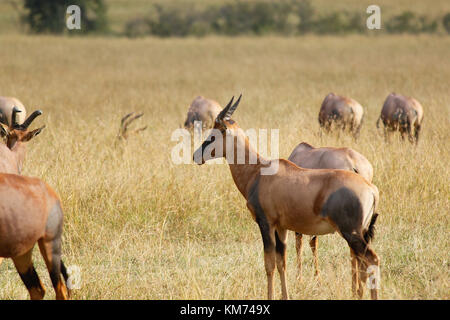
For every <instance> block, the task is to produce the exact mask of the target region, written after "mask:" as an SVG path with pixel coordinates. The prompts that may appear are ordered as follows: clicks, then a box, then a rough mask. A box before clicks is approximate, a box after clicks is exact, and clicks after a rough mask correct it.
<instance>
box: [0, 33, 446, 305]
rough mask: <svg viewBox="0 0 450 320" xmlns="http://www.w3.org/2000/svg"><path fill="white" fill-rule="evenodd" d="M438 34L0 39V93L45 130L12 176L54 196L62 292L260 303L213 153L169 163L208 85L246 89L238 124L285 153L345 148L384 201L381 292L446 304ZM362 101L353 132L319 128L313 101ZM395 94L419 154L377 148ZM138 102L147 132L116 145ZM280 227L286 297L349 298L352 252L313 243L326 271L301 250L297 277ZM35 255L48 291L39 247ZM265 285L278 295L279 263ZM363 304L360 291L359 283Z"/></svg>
mask: <svg viewBox="0 0 450 320" xmlns="http://www.w3.org/2000/svg"><path fill="white" fill-rule="evenodd" d="M449 56H450V37H448V36H442V37H440V36H379V37H369V36H346V37H325V36H324V37H317V36H305V37H292V38H278V37H264V38H257V37H253V38H252V37H248V38H247V37H239V38H221V37H207V38H203V39H195V38H187V39H154V38H145V39H138V40H128V39H124V38H95V37H89V38H77V37H73V38H63V37H51V36H34V37H31V36H24V35H2V36H0V70H1V74H2V77H0V94H1V95H9V96H16V97H18V98H19V99H20V100H21V101H22V102H23V103H24V104H25V105H26V106H27V110H28V112H31V111H32V110H34V109H36V108H40V109H42V110H43V112H44V114H43V116H41V117H40V118H38V119H37V120H36V121H35V123H34V124H33V127H35V126H38V125H41V124H46V125H47V127H46V129H45V130H44V131H43V133H42V134H40V135H39V136H38V137H36V138H35V139H34V140H33V141H31V142H30V143H29V146H28V154H27V161H26V164H25V170H24V174H25V175H30V176H37V177H41V178H42V179H44V180H45V181H47V182H48V183H49V184H50V185H51V186H53V187H54V188H55V190H56V191H57V192H58V193H59V195H60V197H61V199H62V204H63V207H64V212H65V225H64V236H63V259H64V261H65V263H66V265H78V266H80V267H81V270H82V281H83V282H82V288H81V289H80V290H76V291H75V292H74V297H73V298H74V299H261V298H266V275H265V271H264V265H263V246H262V241H261V236H260V232H259V229H258V226H257V224H256V223H255V222H254V221H253V220H252V218H251V215H250V213H249V212H248V210H247V208H246V205H245V201H244V199H243V197H242V196H241V195H240V194H239V192H238V190H237V189H236V187H235V185H234V183H233V181H232V178H231V175H230V173H229V169H228V167H227V166H225V165H205V166H197V165H194V164H190V165H175V164H173V163H172V161H171V150H172V148H173V147H174V146H175V144H176V143H177V142H176V141H171V135H172V132H173V131H174V130H175V129H177V128H178V127H179V126H180V124H182V122H183V121H184V117H185V114H186V111H187V108H188V105H189V103H190V102H191V101H192V99H193V98H194V97H196V96H197V95H200V94H201V95H204V96H207V97H211V98H213V99H216V100H217V101H219V102H220V103H221V104H225V103H226V102H227V101H228V100H229V99H230V97H231V96H232V95H238V94H239V93H243V99H242V102H241V105H240V107H239V108H238V109H237V111H236V112H235V114H234V116H233V118H234V119H235V120H236V121H237V123H238V124H239V125H240V126H241V127H242V128H243V129H249V128H255V129H258V128H266V129H279V130H280V131H279V136H280V150H279V152H280V156H281V157H282V158H287V157H288V156H289V154H290V152H291V150H292V149H293V148H294V147H295V146H296V145H297V144H298V143H300V142H302V141H306V142H308V143H310V144H313V145H315V146H350V147H352V148H354V149H356V150H357V151H359V152H361V153H362V154H364V155H365V156H366V157H367V158H368V159H369V160H370V161H371V163H372V164H373V166H374V172H375V175H374V183H375V184H376V185H377V186H378V188H379V190H380V194H381V200H380V205H379V209H378V212H379V213H380V218H379V220H378V222H377V231H376V235H375V240H374V243H373V247H374V249H375V250H376V252H377V253H378V255H379V256H380V257H381V277H382V283H381V292H380V298H382V299H448V298H450V288H449V280H450V279H449V248H450V243H449V237H448V234H449V226H450V221H449V209H450V203H449V194H450V185H449V178H450V175H449V167H448V164H449V162H450V154H449V149H450V132H449V128H450V86H449V83H450V60H449V59H448V57H449ZM330 91H334V92H336V93H340V94H343V95H348V96H351V97H353V98H354V99H356V100H357V101H359V102H360V103H361V104H362V105H363V106H364V108H365V112H366V117H365V123H364V126H363V128H362V132H361V137H360V139H359V140H358V141H357V142H355V141H353V139H352V138H350V137H348V136H346V135H340V137H337V135H322V136H319V134H318V133H319V126H318V122H317V114H318V110H319V107H320V104H321V102H322V99H323V98H324V97H325V95H326V94H327V93H329V92H330ZM392 91H395V92H398V93H402V94H406V95H411V96H414V97H416V98H417V99H418V100H419V101H420V102H421V103H422V105H423V106H424V110H425V120H424V124H423V127H422V128H423V129H422V136H421V140H420V143H419V145H418V147H417V148H415V147H413V146H412V145H411V144H409V143H407V142H406V143H402V142H401V141H400V140H399V139H397V137H396V138H395V139H392V141H391V143H390V144H386V143H385V142H384V139H383V137H382V134H381V131H377V130H376V127H375V122H376V119H377V118H378V116H379V112H380V110H381V106H382V103H383V101H384V99H385V97H386V96H387V95H388V94H389V93H390V92H392ZM130 111H143V112H144V116H143V118H142V119H140V120H139V121H138V124H135V125H136V126H137V125H144V124H147V125H148V126H149V128H148V129H147V130H146V131H144V132H143V133H142V134H141V135H139V136H135V137H133V138H131V139H129V141H128V142H127V143H118V141H117V138H116V134H117V132H118V128H119V122H120V119H121V117H122V116H123V115H124V114H126V113H127V112H130ZM293 240H294V237H293V234H291V235H290V236H289V239H288V273H287V277H288V289H289V293H290V297H291V298H292V299H351V298H352V295H351V286H350V284H351V276H350V259H349V250H348V246H347V244H346V242H345V241H344V240H343V239H342V238H341V237H340V236H338V235H337V234H334V235H327V236H321V237H320V238H319V264H320V269H321V277H322V281H321V283H318V282H316V281H315V280H314V277H313V264H312V256H311V251H310V250H309V248H308V246H305V247H304V255H303V257H304V270H303V280H302V282H299V281H297V279H296V276H297V270H296V263H295V248H294V241H293ZM35 265H36V266H37V271H38V273H39V275H40V277H41V279H43V281H44V283H45V285H46V287H47V296H46V298H47V299H51V298H54V292H53V290H52V289H51V284H50V280H49V276H48V274H47V271H46V269H45V266H44V263H43V260H42V258H41V257H40V255H39V254H38V250H37V249H36V250H35ZM275 289H276V291H275V292H276V296H277V297H279V296H280V286H279V281H278V275H276V281H275ZM365 297H366V298H368V294H367V292H366V296H365ZM27 298H28V293H27V291H26V289H25V287H24V286H23V284H22V282H21V280H20V278H19V275H18V274H17V273H16V271H15V269H14V266H13V264H12V262H11V261H10V260H6V261H4V262H3V264H2V265H0V299H27Z"/></svg>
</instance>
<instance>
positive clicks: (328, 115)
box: [319, 92, 364, 138]
mask: <svg viewBox="0 0 450 320" xmlns="http://www.w3.org/2000/svg"><path fill="white" fill-rule="evenodd" d="M363 117H364V110H363V107H362V106H361V105H360V104H359V103H358V102H357V101H356V100H354V99H352V98H347V97H343V96H338V95H337V94H334V93H332V92H331V93H329V94H328V95H327V96H326V97H325V99H324V100H323V102H322V106H321V108H320V111H319V124H320V127H322V128H323V129H325V131H327V132H328V131H330V130H331V126H332V124H333V123H334V124H335V125H336V127H337V128H338V129H340V130H345V129H348V130H349V131H350V132H351V133H352V134H353V136H354V137H355V138H358V136H359V132H360V130H361V127H362V123H363Z"/></svg>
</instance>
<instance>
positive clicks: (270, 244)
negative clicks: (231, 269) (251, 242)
mask: <svg viewBox="0 0 450 320" xmlns="http://www.w3.org/2000/svg"><path fill="white" fill-rule="evenodd" d="M240 99H241V97H239V99H238V100H237V101H236V103H235V104H233V99H231V101H230V102H229V103H228V105H227V106H226V107H225V108H224V109H223V110H222V111H221V112H220V113H219V115H218V116H217V118H216V121H215V123H214V129H216V130H213V132H212V133H211V135H210V136H209V137H208V138H207V139H206V140H205V141H204V142H203V144H202V145H201V147H199V148H198V149H197V150H196V151H195V153H194V161H195V162H196V163H197V164H199V165H201V164H204V163H205V161H206V160H210V159H215V158H221V157H226V159H227V161H228V164H229V167H230V171H231V175H232V177H233V180H234V182H235V184H236V186H237V188H238V190H239V191H240V192H241V194H242V195H243V196H244V198H245V199H246V200H247V207H248V209H249V210H250V212H251V214H252V217H253V219H254V220H255V221H256V223H257V224H258V226H259V228H260V231H261V235H262V239H263V244H264V263H265V269H266V274H267V288H268V289H267V292H268V298H269V299H272V298H273V276H274V271H275V266H277V268H278V272H279V274H280V279H281V287H282V298H283V299H287V298H288V292H287V285H286V238H287V230H292V231H295V232H299V233H301V234H308V235H322V234H328V233H334V232H336V231H337V232H339V234H341V236H342V237H343V238H344V239H345V240H346V241H347V243H348V245H349V246H350V252H351V256H352V290H353V293H355V294H356V292H357V293H358V295H359V297H362V295H363V290H364V287H363V285H362V283H365V282H366V280H367V278H368V276H369V275H370V276H372V274H373V272H374V270H375V269H377V268H378V266H379V263H380V262H379V258H378V257H377V255H376V254H375V252H374V251H373V250H372V249H371V248H370V246H369V244H368V242H369V240H370V239H371V238H372V236H373V234H374V225H375V221H376V217H377V214H376V213H375V210H376V205H377V203H378V198H379V195H378V189H377V187H376V186H375V185H373V184H371V183H370V182H368V181H367V180H366V179H364V178H362V177H361V176H360V175H358V174H356V173H353V172H349V171H344V170H331V169H317V170H311V169H304V168H300V167H298V166H297V165H295V164H294V163H292V162H290V161H288V160H284V159H277V160H267V159H264V158H262V157H261V155H259V154H258V153H257V151H256V150H254V149H253V147H252V146H251V145H250V143H249V140H248V139H247V137H246V136H245V134H244V132H243V131H242V130H241V129H240V128H239V126H238V125H237V123H236V122H234V121H233V120H232V119H231V115H232V114H233V112H234V110H235V109H236V108H237V106H238V104H239V102H240ZM218 132H220V134H217V133H218ZM227 135H230V136H231V137H232V138H233V140H232V141H234V143H233V146H228V147H227V141H231V139H229V138H230V137H228V138H227V137H226V136H227ZM221 146H222V147H221ZM216 148H217V150H219V151H220V150H221V149H223V153H222V152H219V151H217V152H216ZM205 149H207V151H208V152H206V153H205ZM238 151H239V153H240V152H242V151H244V153H245V159H246V163H244V164H236V157H237V154H238ZM228 152H233V153H232V155H233V156H231V155H230V154H228ZM248 159H256V164H247V162H248ZM274 161H275V162H278V170H277V172H276V173H275V174H272V175H263V174H262V173H261V171H262V170H263V168H267V167H272V163H273V162H274ZM372 265H373V266H375V268H368V267H369V266H372ZM371 297H372V299H376V298H377V288H376V287H372V288H371Z"/></svg>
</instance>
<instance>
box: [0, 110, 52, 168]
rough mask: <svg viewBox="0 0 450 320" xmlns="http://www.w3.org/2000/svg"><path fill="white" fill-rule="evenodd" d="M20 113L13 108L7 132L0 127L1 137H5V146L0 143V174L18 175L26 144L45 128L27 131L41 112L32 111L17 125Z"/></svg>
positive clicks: (23, 159)
mask: <svg viewBox="0 0 450 320" xmlns="http://www.w3.org/2000/svg"><path fill="white" fill-rule="evenodd" d="M20 112H21V111H20V110H19V109H17V108H14V110H13V111H12V118H11V124H10V127H9V128H8V129H7V130H6V129H5V128H4V127H3V126H2V125H0V131H1V133H2V136H5V137H6V144H3V143H0V172H5V173H16V174H20V173H21V172H22V166H23V163H24V161H25V153H26V142H28V141H30V140H31V139H32V138H33V137H35V136H37V135H38V134H39V133H40V132H41V131H42V129H44V128H45V125H44V126H42V127H40V128H38V129H35V130H32V131H29V130H28V127H29V126H30V124H31V123H32V122H33V120H34V119H35V118H36V117H38V116H39V115H41V114H42V111H41V110H36V111H34V112H33V113H32V114H31V115H30V116H29V117H28V118H27V119H26V120H25V121H24V122H23V123H22V124H18V123H17V114H18V113H19V114H20Z"/></svg>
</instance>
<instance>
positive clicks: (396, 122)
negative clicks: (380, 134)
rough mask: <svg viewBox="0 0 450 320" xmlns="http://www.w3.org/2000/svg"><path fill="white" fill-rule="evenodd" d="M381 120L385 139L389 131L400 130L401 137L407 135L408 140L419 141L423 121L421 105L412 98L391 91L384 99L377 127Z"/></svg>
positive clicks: (403, 137) (387, 137)
mask: <svg viewBox="0 0 450 320" xmlns="http://www.w3.org/2000/svg"><path fill="white" fill-rule="evenodd" d="M380 120H382V122H383V125H384V132H385V138H386V140H388V139H389V134H390V132H393V131H400V134H401V137H402V139H405V135H408V139H409V141H410V142H412V143H413V142H415V143H416V144H417V143H418V142H419V134H420V129H421V126H422V121H423V108H422V105H421V104H420V103H419V101H417V100H416V99H414V98H411V97H406V96H403V95H400V94H396V93H391V94H389V95H388V96H387V98H386V100H385V101H384V104H383V108H382V109H381V114H380V117H379V118H378V120H377V128H379V122H380Z"/></svg>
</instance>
